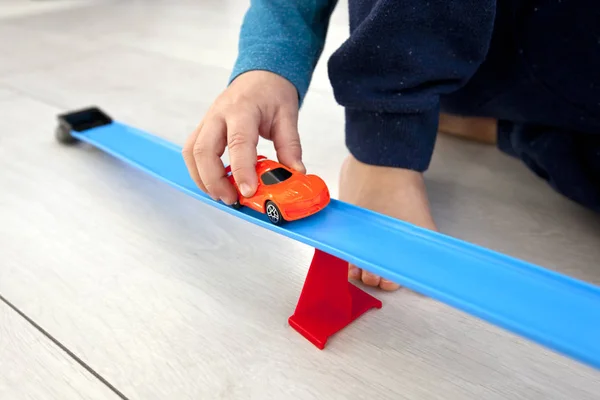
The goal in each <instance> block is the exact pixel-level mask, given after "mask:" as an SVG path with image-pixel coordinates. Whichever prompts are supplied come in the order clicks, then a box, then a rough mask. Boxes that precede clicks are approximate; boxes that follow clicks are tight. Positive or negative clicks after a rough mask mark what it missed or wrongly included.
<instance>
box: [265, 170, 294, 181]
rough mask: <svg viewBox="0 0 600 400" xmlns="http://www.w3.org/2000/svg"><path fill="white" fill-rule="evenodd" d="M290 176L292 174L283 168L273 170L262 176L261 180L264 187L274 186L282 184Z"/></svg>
mask: <svg viewBox="0 0 600 400" xmlns="http://www.w3.org/2000/svg"><path fill="white" fill-rule="evenodd" d="M291 176H292V173H291V172H290V171H288V170H287V169H285V168H275V169H273V170H271V171H267V172H265V173H264V174H262V176H261V179H262V181H263V183H264V184H265V185H275V184H277V183H281V182H284V181H286V180H288V179H289V178H290V177H291Z"/></svg>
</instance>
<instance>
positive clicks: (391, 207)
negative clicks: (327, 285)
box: [339, 156, 437, 290]
mask: <svg viewBox="0 0 600 400" xmlns="http://www.w3.org/2000/svg"><path fill="white" fill-rule="evenodd" d="M339 197H340V200H342V201H345V202H348V203H352V204H355V205H358V206H361V207H364V208H368V209H370V210H373V211H376V212H379V213H382V214H386V215H389V216H391V217H394V218H398V219H402V220H404V221H407V222H410V223H413V224H415V225H419V226H422V227H424V228H427V229H432V230H437V228H436V226H435V223H434V221H433V218H432V217H431V213H430V211H429V202H428V200H427V193H426V191H425V184H424V182H423V177H422V174H420V173H418V172H414V171H409V170H404V169H398V168H388V167H377V166H372V165H367V164H363V163H361V162H359V161H358V160H356V159H355V158H354V157H352V156H349V157H348V158H346V160H345V161H344V164H343V166H342V170H341V174H340V194H339ZM348 276H349V278H350V279H357V280H358V279H360V280H362V281H363V283H365V284H366V285H369V286H379V287H380V288H381V289H383V290H396V289H398V288H399V287H400V286H399V285H398V284H396V283H394V282H391V281H388V280H386V279H383V278H381V277H379V276H376V275H374V274H372V273H370V272H368V271H364V270H361V269H359V268H357V267H355V266H354V265H349V266H348Z"/></svg>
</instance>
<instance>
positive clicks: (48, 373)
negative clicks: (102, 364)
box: [0, 301, 119, 400]
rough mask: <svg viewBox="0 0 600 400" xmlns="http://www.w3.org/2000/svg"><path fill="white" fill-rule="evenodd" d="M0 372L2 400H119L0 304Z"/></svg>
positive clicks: (0, 394) (62, 352)
mask: <svg viewBox="0 0 600 400" xmlns="http://www.w3.org/2000/svg"><path fill="white" fill-rule="evenodd" d="M0 371H1V373H0V399H2V400H25V399H27V400H83V399H90V400H91V399H96V400H117V399H119V396H117V395H116V394H115V393H113V392H112V391H111V390H110V389H109V388H108V387H107V386H105V385H104V384H103V383H101V382H100V381H98V380H97V379H96V378H95V377H94V376H93V375H91V374H90V373H89V372H88V371H86V370H85V369H84V368H83V367H82V366H81V365H79V364H77V363H76V362H75V361H74V360H73V359H72V358H70V357H69V356H68V355H67V354H66V353H65V352H64V351H62V350H61V349H60V348H59V347H58V346H56V345H55V344H54V343H52V341H51V340H50V339H48V338H47V337H45V336H44V335H43V334H42V333H41V332H39V331H38V330H37V329H35V328H34V327H33V326H32V325H30V324H29V323H28V322H27V321H26V320H25V319H24V318H22V317H21V316H20V315H19V314H17V313H16V312H15V311H14V310H12V309H11V308H10V307H9V306H8V305H6V304H5V303H4V302H2V301H0Z"/></svg>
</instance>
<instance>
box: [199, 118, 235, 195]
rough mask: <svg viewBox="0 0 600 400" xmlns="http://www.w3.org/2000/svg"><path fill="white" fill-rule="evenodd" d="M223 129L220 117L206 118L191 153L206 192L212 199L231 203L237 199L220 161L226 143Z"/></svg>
mask: <svg viewBox="0 0 600 400" xmlns="http://www.w3.org/2000/svg"><path fill="white" fill-rule="evenodd" d="M225 130H226V125H225V121H224V120H222V119H221V118H215V117H213V118H210V119H207V120H206V121H205V122H204V125H203V126H202V130H201V131H200V133H199V134H198V138H197V140H196V143H195V145H194V150H193V153H194V161H195V162H196V167H197V168H198V173H199V175H200V179H201V180H202V183H203V184H204V187H205V188H206V190H207V192H208V194H209V195H210V196H211V197H212V198H214V199H220V200H222V201H223V202H224V203H226V204H232V203H233V202H235V201H236V199H237V193H236V192H235V188H234V187H233V186H232V185H231V183H230V182H229V180H228V179H227V177H226V174H225V167H224V166H223V162H222V161H221V156H222V155H223V153H224V152H225V146H226V144H227V142H226V136H225V135H226V132H225Z"/></svg>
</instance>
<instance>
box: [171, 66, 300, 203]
mask: <svg viewBox="0 0 600 400" xmlns="http://www.w3.org/2000/svg"><path fill="white" fill-rule="evenodd" d="M259 135H260V136H262V137H263V138H265V139H268V140H272V141H273V144H274V146H275V150H276V151H277V158H278V160H279V162H281V163H282V164H284V165H286V166H288V167H290V168H293V169H295V170H298V171H301V172H303V173H304V172H305V168H304V165H303V164H302V151H301V147H300V138H299V136H298V92H297V91H296V88H295V87H294V85H292V84H291V83H290V82H289V81H288V80H286V79H284V78H282V77H281V76H279V75H276V74H273V73H271V72H266V71H250V72H246V73H244V74H242V75H240V76H239V77H237V78H236V79H235V80H234V81H233V82H232V83H231V84H230V85H229V87H228V88H227V89H226V90H225V91H224V92H223V93H222V94H221V95H220V96H219V97H218V98H217V100H216V101H215V102H214V103H213V105H212V106H211V107H210V109H209V110H208V112H207V114H206V115H205V116H204V119H203V120H202V122H200V124H199V125H198V127H197V128H196V129H195V130H194V132H193V133H192V134H191V135H190V137H189V138H188V140H187V142H186V144H185V146H184V148H183V157H184V159H185V163H186V165H187V168H188V170H189V172H190V175H191V177H192V178H193V179H194V181H195V182H196V184H197V185H198V187H200V189H202V190H203V191H204V192H206V193H207V194H209V195H210V196H211V197H212V198H214V199H215V200H218V199H220V200H222V201H223V202H224V203H226V204H233V203H234V202H235V201H236V200H237V197H238V196H237V192H236V190H235V188H234V187H233V186H232V185H231V184H230V182H229V181H228V180H227V178H226V177H225V168H224V167H223V163H222V162H221V159H220V157H221V156H222V155H223V153H224V152H225V148H226V147H228V148H229V159H230V162H231V170H232V173H233V176H234V178H235V181H236V182H237V184H238V186H239V188H240V191H241V193H242V195H244V196H246V197H247V196H251V195H253V194H254V193H255V191H256V187H257V185H258V182H257V176H256V170H255V165H256V157H257V152H256V146H257V144H258V139H259Z"/></svg>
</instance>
